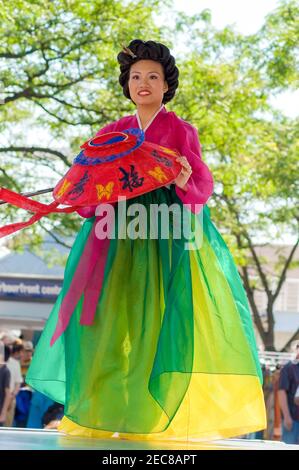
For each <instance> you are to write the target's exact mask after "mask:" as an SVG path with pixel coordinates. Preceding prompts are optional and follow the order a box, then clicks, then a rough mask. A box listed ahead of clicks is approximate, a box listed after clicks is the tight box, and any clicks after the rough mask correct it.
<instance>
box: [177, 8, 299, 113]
mask: <svg viewBox="0 0 299 470" xmlns="http://www.w3.org/2000/svg"><path fill="white" fill-rule="evenodd" d="M173 3H174V6H175V9H176V10H182V11H184V12H185V13H187V14H194V13H200V12H201V11H202V10H205V9H206V8H208V9H209V10H211V12H212V23H213V25H214V26H215V27H217V28H223V27H224V26H227V25H234V26H235V28H236V30H237V31H239V32H240V33H242V34H253V33H255V32H257V31H258V30H259V28H260V27H261V26H262V24H263V22H264V20H265V16H266V15H267V14H269V13H270V12H272V11H273V10H275V8H276V7H277V6H278V4H279V1H278V0H173ZM271 102H272V104H273V105H274V106H276V107H277V108H279V109H281V110H282V111H284V113H285V114H287V115H288V116H290V117H296V116H297V115H298V103H299V91H298V92H296V93H295V92H293V93H291V92H286V93H281V94H280V95H279V96H277V97H275V98H273V99H272V101H271Z"/></svg>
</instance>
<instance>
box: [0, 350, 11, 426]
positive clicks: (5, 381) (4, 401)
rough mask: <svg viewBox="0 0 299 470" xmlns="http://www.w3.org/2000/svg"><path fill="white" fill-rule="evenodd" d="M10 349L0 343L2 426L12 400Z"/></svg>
mask: <svg viewBox="0 0 299 470" xmlns="http://www.w3.org/2000/svg"><path fill="white" fill-rule="evenodd" d="M9 355H10V349H9V347H8V346H7V345H4V344H3V343H1V344H0V426H4V423H5V421H6V417H7V410H8V407H9V404H10V401H11V392H10V372H9V369H8V367H7V365H6V362H7V361H8V359H9Z"/></svg>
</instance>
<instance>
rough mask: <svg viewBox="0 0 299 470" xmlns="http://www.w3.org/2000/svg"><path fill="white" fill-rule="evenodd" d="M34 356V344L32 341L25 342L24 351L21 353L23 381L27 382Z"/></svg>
mask: <svg viewBox="0 0 299 470" xmlns="http://www.w3.org/2000/svg"><path fill="white" fill-rule="evenodd" d="M32 356H33V344H32V342H31V341H23V349H22V351H21V358H20V360H21V373H22V376H23V379H24V380H25V377H26V374H27V370H28V369H29V366H30V364H31V359H32Z"/></svg>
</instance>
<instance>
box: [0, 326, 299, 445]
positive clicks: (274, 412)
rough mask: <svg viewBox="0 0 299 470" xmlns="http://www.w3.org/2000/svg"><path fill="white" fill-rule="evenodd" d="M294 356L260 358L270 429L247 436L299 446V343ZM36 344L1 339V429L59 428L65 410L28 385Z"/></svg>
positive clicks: (298, 342)
mask: <svg viewBox="0 0 299 470" xmlns="http://www.w3.org/2000/svg"><path fill="white" fill-rule="evenodd" d="M291 351H292V354H291V355H290V354H289V355H283V354H282V355H278V356H277V357H276V358H275V359H271V358H270V359H269V360H264V359H261V367H262V372H263V379H264V380H263V392H264V398H265V405H266V411H267V428H266V429H265V430H263V431H259V432H256V433H253V434H250V435H246V436H239V437H243V438H248V439H265V440H277V441H280V440H282V441H284V442H286V443H288V444H299V341H295V342H294V343H293V344H292V345H291ZM33 353H34V347H33V343H32V342H31V341H25V340H23V339H22V338H16V337H13V336H10V335H3V336H2V338H0V426H5V427H11V426H13V427H19V428H40V429H42V428H47V429H49V428H50V429H57V426H58V425H59V422H60V420H61V419H62V417H63V413H64V407H63V405H62V404H60V403H57V402H54V401H53V400H51V399H50V398H48V397H47V396H45V395H43V394H42V393H40V392H37V391H34V390H32V389H31V388H30V387H29V386H28V385H27V384H26V373H27V370H28V367H29V365H30V362H31V359H32V356H33Z"/></svg>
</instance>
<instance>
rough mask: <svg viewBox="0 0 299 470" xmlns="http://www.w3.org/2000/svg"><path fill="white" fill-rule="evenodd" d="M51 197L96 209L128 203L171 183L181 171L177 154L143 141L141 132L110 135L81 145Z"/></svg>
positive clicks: (134, 130) (111, 133) (135, 130)
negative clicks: (104, 204)
mask: <svg viewBox="0 0 299 470" xmlns="http://www.w3.org/2000/svg"><path fill="white" fill-rule="evenodd" d="M81 148H82V149H83V150H82V151H81V152H80V153H79V155H78V156H77V157H76V158H75V160H74V163H73V165H72V167H71V168H70V170H69V171H68V172H67V174H66V175H65V176H64V177H63V178H62V180H61V181H60V182H59V183H58V184H57V186H56V187H55V189H54V192H53V195H54V198H55V200H56V201H58V202H59V203H61V204H67V205H74V204H75V205H78V206H87V205H97V204H99V203H100V202H115V201H117V199H118V197H119V196H123V197H126V198H127V199H130V198H133V197H136V196H139V195H141V194H144V193H148V192H149V191H153V190H154V189H157V188H160V187H161V186H165V185H166V184H169V183H172V182H173V181H174V180H175V179H176V177H177V176H178V174H179V173H180V171H181V165H180V164H179V163H178V162H176V157H178V156H179V155H178V153H177V152H175V151H174V150H170V149H167V148H164V147H161V146H159V145H156V144H152V143H150V142H145V141H144V133H143V131H142V130H140V129H126V130H125V131H123V132H109V133H107V134H103V135H100V136H98V137H95V138H92V139H90V140H88V141H87V142H85V143H84V144H83V145H81Z"/></svg>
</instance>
